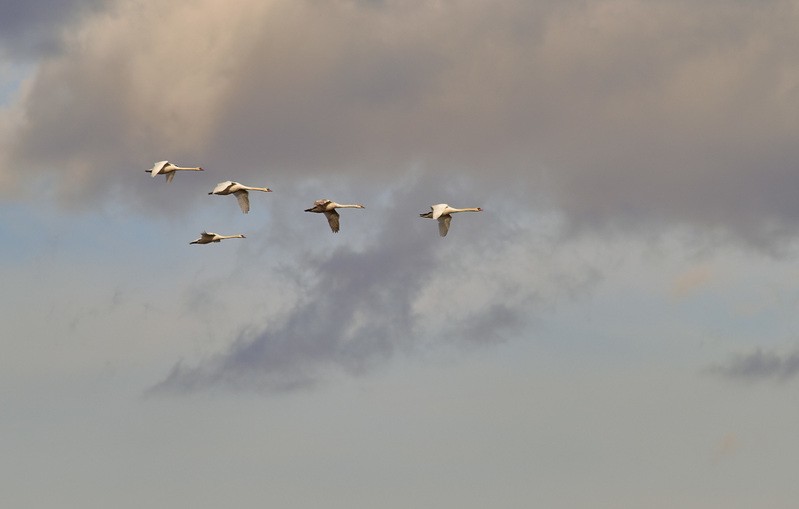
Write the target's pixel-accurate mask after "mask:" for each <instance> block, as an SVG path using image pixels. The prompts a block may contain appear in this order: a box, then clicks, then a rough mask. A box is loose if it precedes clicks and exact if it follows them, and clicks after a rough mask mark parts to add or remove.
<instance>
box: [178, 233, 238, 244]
mask: <svg viewBox="0 0 799 509" xmlns="http://www.w3.org/2000/svg"><path fill="white" fill-rule="evenodd" d="M246 238H247V237H245V236H244V235H242V234H240V233H239V234H237V235H219V234H218V233H214V232H202V233H201V234H200V238H199V239H197V240H193V241H191V242H189V244H210V243H211V242H219V241H222V240H225V239H246Z"/></svg>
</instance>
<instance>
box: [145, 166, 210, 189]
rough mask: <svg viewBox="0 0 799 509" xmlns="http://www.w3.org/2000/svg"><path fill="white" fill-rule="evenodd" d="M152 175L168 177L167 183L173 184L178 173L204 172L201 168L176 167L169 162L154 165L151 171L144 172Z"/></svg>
mask: <svg viewBox="0 0 799 509" xmlns="http://www.w3.org/2000/svg"><path fill="white" fill-rule="evenodd" d="M144 171H146V172H147V173H149V174H150V176H151V177H155V176H156V175H166V183H167V184H168V183H170V182H172V179H173V178H175V172H176V171H204V170H203V169H202V168H200V167H199V166H175V165H174V164H172V163H170V162H169V161H159V162H157V163H155V164H154V165H153V167H152V168H150V169H149V170H144Z"/></svg>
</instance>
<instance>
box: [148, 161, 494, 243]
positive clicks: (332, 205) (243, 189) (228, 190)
mask: <svg viewBox="0 0 799 509" xmlns="http://www.w3.org/2000/svg"><path fill="white" fill-rule="evenodd" d="M144 171H146V172H147V173H150V174H151V176H152V177H155V176H156V175H164V176H165V177H166V182H167V184H168V183H170V182H172V179H174V178H175V172H177V171H203V169H202V168H200V167H199V166H195V167H185V166H175V165H174V164H172V163H170V162H169V161H159V162H157V163H155V165H153V167H152V168H150V169H149V170H144ZM250 191H262V192H264V193H271V192H272V190H271V189H269V188H268V187H253V186H245V185H244V184H240V183H238V182H234V181H232V180H226V181H224V182H220V183H219V184H217V185H216V187H214V189H213V191H211V192H210V193H208V194H218V195H221V196H224V195H229V194H232V195H233V196H235V197H236V199H237V200H238V202H239V207H240V208H241V211H242V212H243V213H245V214H247V213H248V212H249V211H250V194H249V192H250ZM362 208H365V207H364V206H363V205H361V204H359V203H353V204H347V203H344V204H342V203H336V202H334V201H332V200H328V199H321V200H316V201H315V202H314V204H313V207H311V208H309V209H305V212H317V213H319V214H324V215H325V217H327V223H328V224H329V225H330V229H331V230H332V231H333V233H338V231H339V214H338V212H336V209H362ZM482 210H483V209H481V208H480V207H470V208H465V209H456V208H454V207H450V206H449V205H447V204H446V203H439V204H437V205H431V206H430V212H425V213H422V214H419V216H420V217H424V218H427V219H436V220H438V233H439V235H441V236H442V237H446V235H447V232H448V231H449V224H450V222H451V221H452V214H454V213H456V212H480V211H482ZM243 238H245V237H244V235H242V234H240V233H238V234H236V235H219V234H218V233H213V232H208V231H204V232H202V233H201V234H200V238H198V239H196V240H193V241H191V242H189V244H210V243H212V242H220V241H222V240H225V239H243Z"/></svg>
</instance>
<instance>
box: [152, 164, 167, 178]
mask: <svg viewBox="0 0 799 509" xmlns="http://www.w3.org/2000/svg"><path fill="white" fill-rule="evenodd" d="M167 164H169V161H158V162H157V163H155V164H154V165H153V171H152V172H151V175H150V176H151V177H155V176H156V175H158V174H159V173H161V171H162V170H163V169H164V168H165V167H166V165H167Z"/></svg>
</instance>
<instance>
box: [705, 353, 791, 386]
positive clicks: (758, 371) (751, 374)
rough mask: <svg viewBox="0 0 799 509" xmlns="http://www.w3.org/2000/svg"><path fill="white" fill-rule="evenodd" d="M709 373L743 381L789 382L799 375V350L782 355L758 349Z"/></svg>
mask: <svg viewBox="0 0 799 509" xmlns="http://www.w3.org/2000/svg"><path fill="white" fill-rule="evenodd" d="M708 372H709V373H712V374H715V375H719V376H723V377H725V378H730V379H734V380H742V381H759V380H776V381H780V382H784V381H788V380H791V379H793V378H794V377H796V375H797V374H799V349H797V350H793V351H791V352H786V353H783V354H780V353H777V352H767V351H764V350H763V349H761V348H757V349H755V350H754V351H753V352H751V353H748V354H738V355H735V356H734V357H732V358H731V359H730V360H729V361H728V362H726V363H725V364H719V365H715V366H711V367H710V368H708Z"/></svg>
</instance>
